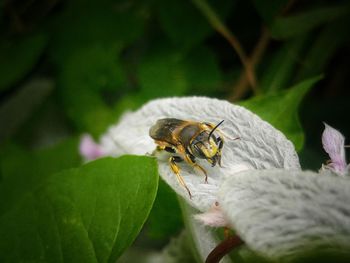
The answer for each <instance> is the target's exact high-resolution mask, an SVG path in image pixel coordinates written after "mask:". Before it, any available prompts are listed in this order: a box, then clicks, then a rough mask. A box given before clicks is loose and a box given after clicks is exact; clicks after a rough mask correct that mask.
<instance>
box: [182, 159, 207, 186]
mask: <svg viewBox="0 0 350 263" xmlns="http://www.w3.org/2000/svg"><path fill="white" fill-rule="evenodd" d="M185 161H186V162H187V163H189V164H190V165H192V167H193V168H197V169H199V170H201V172H202V173H203V174H204V176H205V183H206V184H207V183H208V174H207V171H206V170H204V168H203V167H202V166H200V165H199V164H196V162H195V159H194V156H193V155H190V154H186V155H185Z"/></svg>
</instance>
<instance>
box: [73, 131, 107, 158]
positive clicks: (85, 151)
mask: <svg viewBox="0 0 350 263" xmlns="http://www.w3.org/2000/svg"><path fill="white" fill-rule="evenodd" d="M79 152H80V154H81V155H82V156H83V157H84V159H85V160H87V161H91V160H95V159H97V158H99V157H102V156H104V155H105V153H104V151H103V149H102V148H101V146H100V145H99V144H97V143H96V142H95V141H94V139H93V138H92V137H91V135H90V134H84V135H83V136H82V138H81V140H80V145H79Z"/></svg>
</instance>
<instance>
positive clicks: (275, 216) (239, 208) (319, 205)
mask: <svg viewBox="0 0 350 263" xmlns="http://www.w3.org/2000/svg"><path fill="white" fill-rule="evenodd" d="M219 196H220V201H221V208H222V210H223V212H224V213H225V215H226V216H227V218H228V220H229V222H230V223H231V224H232V226H233V228H234V229H235V231H237V233H238V235H239V236H240V237H241V238H242V239H243V240H244V241H245V242H246V243H247V245H248V246H249V247H250V248H251V249H253V250H255V251H257V252H260V253H262V254H263V255H265V256H269V257H271V258H274V259H276V258H281V259H283V260H284V261H285V260H287V259H288V257H291V256H293V255H295V253H296V252H300V251H304V250H306V249H308V248H310V249H317V248H318V249H322V251H327V250H329V249H332V250H333V251H334V250H337V249H338V250H342V251H347V250H348V249H350V203H349V200H350V180H349V179H348V178H344V177H337V176H327V175H323V174H316V173H313V172H302V171H291V170H289V171H287V170H281V169H278V170H277V169H276V170H251V171H245V172H241V173H239V174H236V175H235V176H232V177H230V178H228V179H227V180H226V181H225V182H224V183H223V184H222V187H221V189H220V194H219ZM308 246H309V247H308Z"/></svg>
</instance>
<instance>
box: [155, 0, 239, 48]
mask: <svg viewBox="0 0 350 263" xmlns="http://www.w3.org/2000/svg"><path fill="white" fill-rule="evenodd" d="M209 2H210V5H211V6H212V7H213V9H214V10H215V11H217V12H218V14H219V15H220V16H221V17H223V18H225V17H227V15H228V14H229V11H230V10H231V8H232V6H233V3H234V1H227V0H219V1H209ZM157 4H158V12H159V19H160V22H161V26H162V27H163V29H164V31H165V33H166V34H167V35H168V36H169V38H170V39H171V40H172V41H173V42H174V44H176V45H177V46H181V47H184V48H191V47H193V46H195V45H198V44H199V43H200V42H202V41H203V40H204V39H205V38H206V37H208V36H209V35H210V34H211V33H212V32H214V30H213V28H212V27H211V26H210V24H209V22H208V21H207V20H206V18H205V17H204V16H203V15H202V14H201V13H200V11H199V10H198V9H197V8H196V7H195V6H194V5H193V4H192V3H191V2H190V1H186V0H178V1H162V0H159V1H157Z"/></svg>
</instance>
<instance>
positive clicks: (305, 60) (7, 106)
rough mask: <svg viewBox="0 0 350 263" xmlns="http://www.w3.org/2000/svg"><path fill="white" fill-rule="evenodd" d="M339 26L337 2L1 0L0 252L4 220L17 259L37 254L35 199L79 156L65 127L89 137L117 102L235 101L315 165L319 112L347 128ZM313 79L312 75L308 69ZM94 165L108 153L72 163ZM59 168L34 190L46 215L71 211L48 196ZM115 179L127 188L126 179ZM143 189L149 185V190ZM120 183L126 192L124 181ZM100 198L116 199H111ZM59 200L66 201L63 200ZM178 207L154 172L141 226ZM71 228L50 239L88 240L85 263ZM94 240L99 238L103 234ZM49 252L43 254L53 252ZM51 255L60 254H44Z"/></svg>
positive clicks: (111, 117) (115, 113)
mask: <svg viewBox="0 0 350 263" xmlns="http://www.w3.org/2000/svg"><path fill="white" fill-rule="evenodd" d="M203 7H205V8H203ZM203 12H204V13H203ZM214 20H215V21H214ZM218 21H219V23H218ZM214 22H215V23H214ZM220 23H221V25H223V26H224V27H225V30H228V31H229V32H230V33H231V34H232V35H233V36H234V37H235V38H236V40H237V41H238V46H240V48H241V49H242V50H243V52H244V54H245V57H246V59H247V61H248V62H249V63H251V64H252V68H253V73H254V74H255V78H256V82H257V86H256V87H255V91H254V90H253V89H252V87H251V86H250V84H249V82H248V81H247V78H246V75H245V70H244V67H243V66H242V61H241V58H240V57H239V56H237V48H236V49H235V48H233V47H232V43H229V41H227V40H228V39H227V36H223V31H222V28H220V27H216V26H217V25H218V24H220ZM349 24H350V5H349V2H348V1H346V0H343V1H342V0H338V1H330V0H310V1H293V0H288V1H287V0H273V1H268V2H267V1H265V0H251V1H239V0H235V1H232V0H218V1H215V0H207V1H205V0H192V1H186V0H180V1H161V0H102V1H97V0H90V1H81V0H72V1H67V0H51V1H38V0H23V1H17V0H7V1H2V2H1V3H0V30H1V34H0V74H1V75H0V94H1V95H0V96H1V99H0V122H1V126H0V148H1V151H0V168H1V169H0V171H1V173H0V179H1V181H0V190H1V191H0V197H1V198H0V212H1V213H0V214H1V218H0V220H1V222H2V225H3V226H2V227H1V229H0V232H1V234H2V237H1V238H0V245H1V246H5V247H0V251H1V250H2V248H6V249H10V246H11V244H12V245H13V244H15V243H11V242H10V243H8V244H6V243H4V242H3V240H4V237H6V238H8V240H14V238H15V235H12V234H11V233H10V232H9V230H6V226H8V227H9V229H13V228H14V227H15V225H16V224H17V223H18V224H22V226H23V227H22V228H19V229H17V230H14V232H13V233H16V235H17V236H19V235H22V234H23V235H24V236H25V239H24V241H23V242H22V243H21V246H22V245H23V247H21V248H20V249H21V253H20V254H18V255H19V257H21V255H23V256H28V258H31V259H34V258H35V257H36V256H38V257H41V256H42V252H43V251H44V250H43V249H44V248H40V247H39V245H38V244H39V243H38V242H37V241H38V239H39V238H40V236H38V235H37V234H36V232H35V231H36V230H35V227H37V226H38V224H39V223H43V221H42V220H48V222H51V223H53V221H52V220H53V219H52V217H50V216H51V214H50V213H49V208H50V209H53V207H50V206H48V204H47V200H45V198H44V196H45V195H44V193H46V192H47V191H48V190H47V188H48V184H47V183H46V182H47V180H51V179H50V178H51V177H52V174H56V173H57V172H60V171H62V170H64V169H68V168H72V167H78V166H80V165H81V160H80V157H79V154H78V139H77V137H78V136H79V135H80V134H81V133H83V132H88V133H90V134H92V135H93V136H94V137H95V138H98V137H99V136H100V135H101V134H102V133H103V132H104V131H105V129H106V128H107V127H108V126H109V125H111V124H112V123H115V122H116V121H117V120H118V118H119V117H120V115H121V114H122V113H123V112H125V111H126V110H130V109H136V108H138V107H140V106H141V105H142V104H143V103H145V102H147V101H149V100H151V99H154V98H159V97H168V96H188V95H189V96H191V95H198V96H209V97H217V98H221V99H227V100H230V101H231V102H233V103H240V104H241V105H243V106H245V107H247V108H249V109H251V110H252V111H254V112H255V113H256V114H258V115H260V116H261V117H262V118H263V119H265V120H267V121H269V122H270V123H271V124H272V125H274V126H275V127H277V128H278V129H280V130H281V131H282V132H283V133H284V134H285V135H286V136H287V137H288V138H289V139H290V140H291V141H292V142H293V143H294V144H295V146H296V149H297V150H298V151H300V153H301V157H302V163H305V164H307V166H306V167H305V168H309V167H316V168H317V167H319V166H320V163H321V162H322V161H323V160H324V159H325V158H326V157H325V156H323V155H322V154H320V152H321V146H320V135H321V132H322V121H327V122H328V123H330V124H331V125H333V126H334V127H336V128H338V129H340V130H342V131H343V133H344V134H347V133H350V127H349V123H350V120H349V116H348V115H346V114H343V113H344V112H346V111H349V110H350V109H349V103H348V99H347V98H348V95H349V91H348V89H347V85H348V76H349V74H350V70H349V69H350V65H349V63H350V60H349V57H350V48H349V42H350V34H349V28H348V25H349ZM236 44H237V43H236ZM320 75H323V76H324V77H323V79H322V80H320V79H319V77H317V76H320ZM256 94H259V95H258V96H256ZM340 107H341V108H340ZM299 115H300V118H299V117H298V116H299ZM304 138H305V139H304ZM304 142H305V143H304ZM103 162H108V166H110V167H111V169H122V168H120V167H119V166H118V165H116V166H115V167H114V164H112V161H111V160H109V161H107V160H105V161H102V162H101V164H99V163H96V164H91V165H87V166H83V167H82V168H78V169H79V171H80V170H83V171H85V172H86V173H95V172H93V171H95V170H94V169H97V168H94V167H95V165H97V166H98V167H99V165H102V163H103ZM117 162H122V161H120V160H119V161H117ZM138 162H139V165H142V164H143V162H148V161H146V160H140V161H136V162H135V163H138ZM121 165H122V164H121ZM87 167H90V168H91V169H90V168H87ZM113 167H114V168H113ZM118 167H119V168H118ZM101 169H102V170H103V168H101ZM123 169H124V168H123ZM155 169H156V168H155V167H153V168H150V170H149V171H148V173H150V174H153V172H154V171H155ZM102 170H101V171H102ZM105 170H107V168H106V169H105ZM116 172H117V170H116ZM71 173H75V172H72V170H68V171H62V172H61V176H62V180H63V181H62V182H60V180H59V179H58V178H59V176H58V174H56V175H54V176H53V177H52V178H55V179H52V180H53V181H52V182H51V181H50V182H51V183H50V185H51V186H50V187H53V188H55V187H56V186H55V185H56V184H57V189H54V190H52V191H53V192H52V195H53V193H57V195H56V194H55V195H54V196H51V193H50V194H49V193H47V194H49V195H50V196H51V197H52V198H54V200H55V202H56V203H55V205H56V206H55V209H57V213H58V214H59V215H62V216H63V215H65V216H73V217H74V218H75V217H76V216H77V213H78V212H79V209H80V208H82V207H70V206H69V204H68V203H67V202H66V200H65V199H62V200H61V199H60V198H59V196H60V195H58V194H59V193H58V192H57V191H58V189H61V190H62V191H63V192H64V191H66V190H67V191H68V188H67V189H65V188H64V184H65V183H67V182H70V180H75V179H73V178H75V176H76V175H72V177H73V178H72V179H70V178H69V177H70V176H71ZM77 173H80V172H77ZM106 173H108V171H106ZM101 174H102V172H101ZM108 174H109V176H110V177H112V176H113V175H112V174H110V173H108ZM91 176H92V177H95V176H97V175H95V174H94V175H91ZM131 177H132V176H131ZM79 178H81V179H77V181H75V182H74V184H73V185H74V187H73V186H72V187H73V188H74V189H73V190H72V189H71V190H72V191H73V192H74V193H75V191H76V193H78V192H79V191H81V192H79V193H85V192H84V191H85V190H84V188H83V187H85V183H86V184H89V183H91V182H92V181H88V182H85V181H84V179H82V177H79ZM151 178H153V177H150V178H149V179H150V180H151ZM106 180H107V178H106ZM130 180H131V179H130ZM140 180H141V179H140ZM145 180H146V181H147V179H145ZM152 180H153V179H152ZM107 181H108V180H107ZM125 183H126V182H125ZM143 183H146V184H147V182H143ZM67 184H68V183H67ZM129 185H130V187H134V185H133V184H132V182H131V181H130V183H129ZM156 185H157V184H156V182H155V181H153V184H152V187H156ZM100 186H101V185H100ZM100 186H99V187H100ZM116 187H117V186H116ZM131 189H132V188H131ZM152 189H153V188H152ZM69 191H70V190H69ZM86 191H90V192H91V194H92V197H93V196H94V193H96V192H95V190H94V189H92V187H91V185H89V186H87V188H86ZM101 191H103V190H101ZM120 191H124V192H120V193H125V195H127V191H126V190H125V189H124V188H123V189H121V190H120ZM152 191H156V190H155V189H153V190H152ZM34 192H35V194H33V193H34ZM90 192H89V193H90ZM89 193H87V192H86V194H89ZM111 196H112V194H111V193H110V192H109V194H107V193H106V195H101V196H100V197H99V200H100V202H101V204H104V207H105V208H106V206H107V204H108V201H109V200H110V198H112V197H111ZM27 197H28V198H27ZM118 198H121V199H118V200H119V202H121V201H122V200H124V199H122V198H123V197H121V196H119V197H118ZM140 198H142V197H140ZM145 198H146V197H145ZM149 198H150V197H149ZM150 199H152V198H150ZM150 199H148V208H147V209H146V210H147V211H146V210H144V211H143V212H142V213H141V212H140V213H139V214H138V216H135V215H134V217H135V218H130V217H132V216H130V215H128V216H129V219H130V220H131V219H133V220H135V222H136V221H137V222H141V221H142V220H144V219H145V218H146V217H147V216H148V210H149V209H150V208H151V206H152V202H153V200H150ZM112 200H113V201H114V202H117V199H116V197H115V198H114V197H113V198H112ZM135 200H136V199H135ZM140 200H141V199H140ZM140 202H143V200H141V201H140ZM84 205H86V207H89V206H88V205H87V204H84ZM69 207H70V209H71V210H64V209H68V208H69ZM34 209H38V210H35V211H36V212H33V211H34ZM62 209H63V210H62ZM50 211H51V210H50ZM61 212H62V214H60V213H61ZM129 212H130V213H131V212H132V211H131V210H130V211H127V212H126V213H129ZM64 213H67V214H64ZM180 214H181V213H180V209H179V205H178V200H177V198H176V196H175V194H174V193H173V192H172V191H171V190H170V189H169V188H167V186H166V185H164V183H163V182H161V183H160V186H159V188H158V196H157V199H156V201H155V203H154V206H153V210H152V212H151V214H150V217H149V221H148V223H147V224H146V231H145V233H147V235H146V236H148V238H149V239H158V240H161V242H163V243H162V245H164V244H166V243H167V241H168V239H169V238H170V237H172V236H175V235H177V234H178V233H179V231H180V229H181V228H182V227H183V222H182V220H181V218H180ZM24 215H25V216H24ZM99 216H101V215H99ZM97 219H98V220H100V221H99V224H97V225H95V227H96V228H93V230H92V231H95V230H96V231H97V232H99V231H101V232H99V233H102V232H103V231H107V228H104V227H103V226H102V225H101V223H102V219H101V218H99V217H98V218H97ZM105 220H107V221H108V220H109V219H108V216H106V218H105ZM140 220H141V221H140ZM11 221H12V222H11ZM80 223H81V222H80ZM80 223H79V224H78V225H77V227H81V226H82V225H81V224H80ZM124 223H125V222H124ZM141 225H142V224H138V227H141ZM26 227H27V228H26ZM41 227H42V228H41V230H42V231H43V232H42V234H43V237H45V238H48V239H47V240H48V242H49V241H50V242H54V241H55V240H57V238H58V236H57V235H56V236H55V235H53V236H51V237H49V236H48V235H47V233H48V231H51V230H52V229H51V228H50V227H57V225H56V226H55V225H54V224H52V225H47V226H45V225H43V226H41ZM67 229H68V228H67ZM67 229H66V228H63V230H64V231H68V230H67ZM125 229H126V228H125ZM73 230H74V231H78V232H74V231H73V232H72V236H70V237H71V238H72V240H75V241H76V242H77V244H79V245H77V247H73V248H69V247H67V248H64V249H67V251H72V250H73V249H75V248H76V249H77V251H78V250H79V249H82V250H84V249H85V248H86V247H89V249H87V250H86V251H84V253H85V254H84V256H86V260H88V258H89V260H90V259H91V257H90V256H91V255H92V254H93V253H100V252H98V251H93V250H92V247H91V244H90V243H89V242H91V240H89V239H88V238H86V232H84V229H83V228H80V230H79V229H78V228H76V229H73ZM16 231H17V232H16ZM21 231H24V232H21ZM79 231H80V232H79ZM125 231H128V230H127V229H126V230H125ZM138 231H139V229H138V230H137V231H136V230H133V231H131V232H130V233H132V238H131V237H130V239H128V242H129V243H128V242H126V243H125V244H124V247H122V246H121V247H120V248H118V251H117V252H116V251H114V252H113V253H112V254H113V255H114V257H112V259H114V258H115V257H116V255H119V254H120V253H121V250H123V249H124V248H125V246H127V245H130V242H131V240H132V239H133V238H134V237H135V236H136V235H137V233H138ZM97 232H94V233H97ZM54 233H57V232H54ZM84 233H85V234H84ZM75 234H76V235H75ZM30 235H33V236H35V238H34V239H35V240H34V241H32V240H30V241H31V242H32V243H33V247H25V246H24V244H25V243H24V242H25V241H27V242H28V243H30V241H29V239H27V238H28V237H29V236H30ZM84 235H85V236H84ZM123 235H125V236H128V233H126V232H124V233H123ZM94 238H97V239H94ZM94 238H92V239H93V241H94V242H97V243H94V248H98V247H99V246H102V245H103V244H102V243H103V242H102V241H101V243H99V242H100V241H98V238H99V236H98V235H97V236H94ZM16 242H17V241H16ZM84 242H85V243H84ZM108 242H109V243H108V245H109V246H113V245H114V244H115V243H113V242H111V241H110V240H109V241H108ZM137 242H140V243H142V240H141V241H137ZM137 242H136V243H137ZM146 243H147V242H146ZM37 245H38V246H37ZM141 245H144V244H141ZM34 246H37V247H35V249H34V250H33V251H31V248H34ZM79 246H80V247H79ZM95 246H96V247H95ZM99 249H101V250H99V251H103V249H104V248H103V247H99ZM32 252H33V253H37V254H35V255H34V254H32ZM51 252H52V253H53V254H52V255H55V253H56V252H57V251H56V250H52V251H51ZM51 252H50V253H51ZM13 253H16V250H14V252H13ZM57 253H58V252H57ZM67 253H70V252H67ZM89 253H91V254H89ZM101 253H102V254H103V255H102V254H101V255H102V256H101V258H99V262H106V261H108V259H106V258H105V255H107V254H108V253H106V254H105V253H104V252H101ZM0 254H1V253H0ZM11 255H15V254H11ZM98 257H100V256H98ZM57 258H58V259H61V257H60V256H59V255H58V254H57ZM16 259H20V258H16ZM51 259H52V258H51ZM94 260H96V257H95V258H94ZM57 261H60V260H57ZM248 261H249V259H248ZM4 262H6V260H5V261H4Z"/></svg>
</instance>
